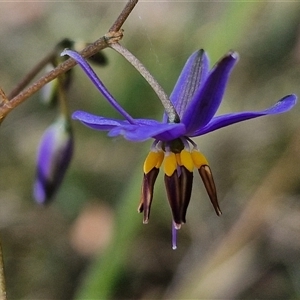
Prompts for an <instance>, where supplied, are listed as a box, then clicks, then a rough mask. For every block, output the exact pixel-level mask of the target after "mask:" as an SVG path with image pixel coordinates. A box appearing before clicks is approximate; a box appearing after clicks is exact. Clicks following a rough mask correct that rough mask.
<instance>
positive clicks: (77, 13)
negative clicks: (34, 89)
mask: <svg viewBox="0 0 300 300" xmlns="http://www.w3.org/2000/svg"><path fill="white" fill-rule="evenodd" d="M124 5H125V3H124V2H84V3H83V2H76V3H75V2H74V3H72V2H61V3H59V4H58V3H50V2H49V3H47V2H34V3H33V2H32V3H31V2H24V3H13V2H11V3H1V4H0V37H1V47H0V66H1V68H0V86H1V88H3V89H4V91H5V92H6V93H8V92H9V91H10V90H11V89H12V88H13V87H14V86H15V85H16V83H17V82H18V81H19V80H20V79H21V78H22V77H23V76H24V75H25V74H26V72H27V71H29V70H30V68H31V67H32V66H33V65H34V64H35V63H36V62H37V61H38V60H40V59H41V58H42V57H43V56H44V55H45V54H46V53H47V52H48V51H50V49H52V48H53V46H54V45H55V44H57V42H59V41H60V40H61V39H63V38H66V37H68V38H71V39H79V40H83V41H86V42H91V41H94V40H95V39H97V38H98V37H100V36H102V35H104V34H105V33H106V31H107V30H108V28H109V27H110V26H111V24H112V23H113V21H114V20H115V18H116V17H117V15H118V14H119V12H120V11H121V10H122V8H123V6H124ZM299 13H300V4H299V3H297V2H294V3H288V2H281V3H268V2H248V3H246V2H245V3H244V2H224V3H220V2H175V1H169V2H159V1H157V2H141V3H139V4H138V5H137V7H136V8H135V9H134V11H133V12H132V14H131V16H130V17H129V18H128V20H127V21H126V23H125V25H124V27H123V28H124V30H125V35H124V39H123V41H122V43H123V44H124V45H125V46H126V47H127V48H129V49H130V50H131V51H132V52H133V53H134V54H135V55H136V56H137V57H138V58H139V59H140V60H141V61H142V62H143V63H144V64H145V65H146V66H147V67H148V68H149V70H150V71H151V73H152V74H153V75H155V77H156V78H157V79H158V81H159V82H160V84H161V85H162V86H163V87H164V88H165V89H166V91H167V92H168V93H170V92H171V90H172V87H173V86H174V84H175V81H176V78H177V76H178V75H179V72H180V70H181V68H182V66H183V64H184V62H185V60H186V59H187V58H188V56H189V55H190V54H191V53H192V52H193V51H195V50H196V49H198V48H204V49H205V50H206V51H207V52H208V54H209V55H210V58H211V62H212V64H213V63H215V62H216V60H217V59H218V58H220V57H221V56H222V55H223V54H225V53H226V52H227V51H228V50H229V49H234V50H236V51H237V52H239V54H240V62H239V63H238V65H237V66H236V68H235V69H234V71H233V74H232V76H231V79H230V83H229V87H228V89H227V91H226V95H225V99H224V101H223V103H222V106H221V108H220V111H222V112H229V111H240V110H247V109H255V108H257V109H262V108H264V107H268V106H270V105H271V104H273V103H275V102H276V101H277V100H278V99H280V98H281V97H282V96H284V95H286V94H289V93H296V94H298V95H300V76H299V75H300V64H299V62H300V34H299V32H300V31H299V25H300V23H299ZM104 52H105V54H106V55H107V57H108V60H109V64H108V65H107V66H106V67H95V70H96V72H97V73H98V74H99V76H100V78H101V79H102V80H103V82H104V83H105V84H106V85H107V87H108V88H109V90H110V91H111V92H112V94H113V95H114V96H115V97H116V98H117V99H118V100H119V101H120V103H121V104H122V105H123V106H124V107H125V108H126V109H127V110H128V111H129V112H130V113H131V114H132V115H133V116H134V117H149V118H157V119H160V118H161V115H162V106H161V104H160V103H159V101H158V99H157V97H156V96H155V94H154V92H153V91H151V89H150V87H149V86H148V85H147V83H145V81H144V80H143V78H142V77H141V76H140V75H139V74H138V73H137V72H136V71H135V70H134V69H133V68H132V67H131V66H130V65H129V64H128V63H127V62H126V61H125V60H124V59H123V58H122V57H120V56H119V55H118V54H116V53H114V52H113V50H110V49H106V50H104ZM73 79H74V81H73V82H72V86H71V89H70V91H69V92H68V98H69V104H70V111H74V110H76V109H82V110H87V111H90V112H94V113H96V114H100V115H105V116H111V117H114V116H116V112H114V111H113V109H111V108H110V107H109V105H108V104H107V103H106V102H105V101H104V99H103V97H102V96H100V95H99V93H98V92H97V91H96V89H95V88H94V87H93V85H92V84H91V83H90V82H89V81H88V79H87V78H86V77H85V75H84V74H83V72H82V71H81V70H79V68H75V72H74V78H73ZM298 115H299V108H298V107H297V106H296V108H295V109H294V110H293V111H291V112H289V113H287V114H285V115H280V116H275V117H269V118H262V119H259V120H253V121H248V122H245V123H241V124H239V125H236V126H231V127H230V128H225V129H223V130H222V131H218V132H215V133H211V134H210V135H208V136H203V137H201V138H199V139H198V140H197V143H198V145H199V148H200V150H201V151H202V152H203V153H204V154H205V155H206V157H207V158H208V160H209V161H210V164H211V168H212V171H213V173H214V178H215V181H216V185H217V188H218V194H219V198H220V202H221V208H222V210H223V215H222V216H221V217H217V216H215V213H214V211H213V208H212V207H211V204H210V202H209V199H208V197H207V195H206V193H205V190H204V188H203V186H202V183H201V181H200V179H199V178H198V175H197V174H196V173H195V179H194V191H193V196H192V200H191V204H190V207H189V210H188V214H187V224H186V225H185V226H183V228H182V229H181V230H180V231H179V241H178V243H179V247H178V249H177V250H176V251H173V250H172V249H171V241H170V239H171V233H170V220H171V213H170V210H169V207H168V203H167V199H166V195H165V192H164V190H163V189H162V182H163V178H162V177H161V176H160V178H159V179H158V181H159V182H161V184H160V186H159V185H158V186H157V187H156V193H155V198H154V201H153V211H152V214H151V219H150V222H149V224H148V225H147V226H143V225H142V216H141V215H138V214H137V212H136V208H137V205H138V202H139V196H140V195H139V193H140V185H141V181H142V163H143V159H144V157H145V156H146V154H147V152H148V147H149V146H150V142H148V143H147V142H146V143H144V144H132V143H129V142H127V141H124V140H123V139H121V138H116V139H110V138H107V137H106V136H105V135H104V134H102V133H99V132H95V131H92V130H89V129H87V128H85V127H83V126H82V125H80V124H79V123H74V130H75V141H76V145H75V146H76V147H75V154H74V159H73V161H72V163H71V167H70V169H69V170H68V172H67V176H66V179H65V181H64V183H63V185H62V187H61V190H60V191H59V193H58V194H57V196H56V200H55V201H54V203H53V204H51V205H50V206H48V207H45V208H41V207H37V206H36V205H35V203H34V201H33V199H32V185H33V181H34V171H35V159H36V152H37V146H38V143H39V139H40V137H41V135H42V133H43V131H44V130H45V129H46V128H47V127H48V126H49V124H50V123H52V121H53V120H54V119H55V117H56V111H55V109H52V110H51V109H50V110H49V108H46V107H45V106H43V105H42V104H41V102H40V101H39V94H36V95H35V96H34V97H32V98H31V99H29V100H27V101H26V103H24V104H22V105H21V106H20V107H18V108H17V109H16V110H15V111H13V112H12V113H11V114H10V115H9V116H8V117H7V118H6V119H5V121H4V122H3V124H2V125H1V127H0V139H1V143H0V169H1V173H0V190H1V194H0V225H1V240H2V246H3V252H4V261H5V271H6V280H7V290H8V297H9V298H10V299H72V298H74V297H77V298H78V299H93V298H95V299H107V298H108V297H109V298H112V299H113V298H115V299H119V298H132V299H139V298H143V299H149V298H152V299H158V298H166V299H167V298H168V299H170V298H172V299H176V298H177V299H186V298H194V299H202V298H203V299H204V298H205V299H214V298H218V299H221V298H224V299H225V298H226V299H234V298H236V299H239V298H243V299H253V298H278V299H288V298H297V297H299V295H300V286H299V282H300V271H299V270H300V261H299V257H300V239H299V236H300V205H299V191H300V189H299V186H300V170H299V165H300V164H299V160H300V147H299V138H300V134H299V133H300V131H299V127H300V122H299V117H298ZM197 182H198V184H197Z"/></svg>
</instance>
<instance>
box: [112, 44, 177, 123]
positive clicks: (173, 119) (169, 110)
mask: <svg viewBox="0 0 300 300" xmlns="http://www.w3.org/2000/svg"><path fill="white" fill-rule="evenodd" d="M110 48H112V49H114V50H115V51H117V52H118V53H119V54H121V55H122V56H123V57H124V58H126V59H127V61H128V62H129V63H130V64H131V65H132V66H134V67H135V68H136V69H137V70H138V72H139V73H140V74H141V75H142V76H143V77H144V78H145V79H146V81H147V82H148V83H149V84H150V86H151V87H152V89H153V90H154V92H155V93H156V95H157V96H158V98H159V99H160V101H161V103H162V105H163V106H164V109H165V112H166V114H167V116H168V121H169V122H170V123H179V122H180V119H179V116H178V114H177V112H176V109H175V107H174V105H173V103H172V102H171V101H170V98H169V96H168V95H167V94H166V92H165V91H164V90H163V88H162V87H161V85H160V84H159V83H158V82H157V80H156V79H155V78H154V77H153V76H152V75H151V74H150V72H149V71H148V70H147V69H146V67H145V66H144V65H143V64H142V63H141V62H140V61H139V60H138V59H137V58H136V57H135V56H134V55H133V54H132V53H131V52H130V51H129V50H128V49H126V48H125V47H123V46H122V45H120V44H119V43H113V44H111V45H110Z"/></svg>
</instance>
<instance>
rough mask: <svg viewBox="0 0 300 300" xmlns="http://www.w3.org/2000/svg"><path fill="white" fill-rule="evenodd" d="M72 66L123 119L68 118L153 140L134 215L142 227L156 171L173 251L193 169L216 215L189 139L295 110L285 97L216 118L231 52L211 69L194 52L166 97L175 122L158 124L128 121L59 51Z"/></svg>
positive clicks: (167, 118) (203, 164)
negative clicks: (170, 223)
mask: <svg viewBox="0 0 300 300" xmlns="http://www.w3.org/2000/svg"><path fill="white" fill-rule="evenodd" d="M62 55H69V56H70V57H72V58H73V59H75V60H76V61H77V63H78V64H79V65H80V66H81V67H82V68H83V70H84V71H85V72H86V74H87V75H88V77H89V78H90V79H91V80H92V82H93V83H94V84H95V86H96V87H97V89H98V90H99V91H100V92H101V93H102V95H103V96H104V97H105V98H106V99H107V100H108V102H109V103H110V104H111V105H112V106H113V107H114V108H115V109H116V110H117V111H118V112H119V113H120V114H121V115H122V117H123V118H122V119H112V118H106V117H103V116H96V115H93V114H90V113H88V112H84V111H76V112H74V113H73V119H76V120H79V121H81V122H82V123H83V124H84V125H86V126H88V127H90V128H92V129H95V130H100V131H108V135H109V136H111V137H115V136H117V135H123V136H124V138H125V139H127V140H129V141H132V142H141V141H145V140H148V139H150V138H151V139H154V142H153V143H152V146H151V149H150V152H149V154H148V156H147V157H146V160H145V163H144V178H143V184H142V194H141V200H140V205H139V207H138V211H139V212H143V222H144V223H147V222H148V220H149V216H150V208H151V203H152V198H153V190H154V184H155V181H156V178H157V176H158V173H159V169H160V167H161V165H163V170H164V173H165V175H164V178H165V187H166V191H167V197H168V200H169V203H170V207H171V211H172V216H173V248H176V230H177V229H179V228H180V227H181V225H182V224H183V223H185V222H186V212H187V208H188V205H189V202H190V198H191V191H192V183H193V170H194V169H195V168H196V169H197V170H198V172H199V174H200V176H201V179H202V181H203V183H204V186H205V188H206V191H207V193H208V196H209V198H210V200H211V202H212V205H213V207H214V209H215V211H216V213H217V215H220V214H221V210H220V207H219V204H218V199H217V193H216V187H215V184H214V180H213V176H212V172H211V169H210V167H209V163H208V161H207V159H206V158H205V156H204V155H203V154H202V153H201V152H200V151H199V149H198V147H197V145H196V144H195V142H193V140H192V139H191V138H193V137H198V136H201V135H204V134H206V133H209V132H212V131H215V130H217V129H220V128H223V127H226V126H229V125H232V124H234V123H238V122H242V121H245V120H249V119H253V118H257V117H261V116H266V115H274V114H280V113H284V112H286V111H289V110H290V109H291V108H292V107H293V106H294V105H295V104H296V99H297V97H296V96H295V95H288V96H285V97H283V98H282V99H280V100H279V101H278V102H277V103H276V104H275V105H273V106H271V107H269V108H267V109H264V110H261V111H244V112H235V113H229V114H224V115H220V116H215V114H216V112H217V110H218V108H219V106H220V104H221V101H222V98H223V94H224V92H225V88H226V85H227V82H228V79H229V76H230V73H231V71H232V69H233V67H234V65H235V63H236V62H237V60H238V54H237V53H236V52H232V51H231V52H229V53H227V54H226V55H225V56H224V57H223V58H221V59H220V60H219V62H218V63H217V64H216V65H215V66H214V67H213V68H212V69H210V68H209V59H208V57H207V54H206V53H205V51H203V50H199V51H196V52H194V53H193V54H192V55H191V56H190V57H189V59H188V60H187V62H186V64H185V66H184V68H183V70H182V72H181V74H180V76H179V78H178V80H177V83H176V85H175V87H174V89H173V92H172V93H171V95H170V100H171V102H170V105H173V107H174V109H175V112H176V114H175V116H174V115H170V114H168V115H167V114H166V113H165V114H164V116H163V120H162V121H156V120H151V119H134V118H132V117H131V116H130V115H129V114H128V113H127V112H126V111H125V110H124V109H123V108H122V107H121V106H120V105H119V104H118V102H117V101H116V100H115V99H114V98H113V96H112V95H111V94H110V93H109V91H108V90H107V89H106V88H105V86H104V85H103V83H102V82H101V80H100V79H99V78H98V77H97V75H96V74H95V73H94V71H93V70H92V69H91V67H90V66H89V65H88V64H87V62H86V61H85V60H84V59H83V58H82V57H81V56H80V55H79V54H78V53H76V52H74V51H71V50H64V51H63V53H62Z"/></svg>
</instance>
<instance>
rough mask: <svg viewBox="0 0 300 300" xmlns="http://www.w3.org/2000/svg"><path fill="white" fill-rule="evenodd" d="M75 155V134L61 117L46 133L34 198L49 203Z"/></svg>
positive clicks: (40, 150)
mask: <svg viewBox="0 0 300 300" xmlns="http://www.w3.org/2000/svg"><path fill="white" fill-rule="evenodd" d="M72 154H73V134H72V130H71V127H70V123H69V121H68V120H67V119H66V118H64V117H60V118H59V119H58V120H57V121H56V122H55V123H53V124H52V125H51V126H50V127H49V128H48V129H47V130H46V131H45V133H44V135H43V137H42V140H41V143H40V146H39V153H38V158H37V171H36V179H35V184H34V198H35V200H36V202H37V203H39V204H46V203H48V202H49V201H50V200H51V198H52V197H53V196H54V194H55V192H56V191H57V190H58V188H59V186H60V184H61V182H62V180H63V177H64V175H65V173H66V170H67V168H68V166H69V163H70V161H71V157H72Z"/></svg>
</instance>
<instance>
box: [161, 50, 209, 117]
mask: <svg viewBox="0 0 300 300" xmlns="http://www.w3.org/2000/svg"><path fill="white" fill-rule="evenodd" d="M208 72H209V60H208V57H207V55H206V53H205V52H204V50H202V49H201V50H198V51H196V52H194V53H193V54H192V55H191V56H190V57H189V58H188V60H187V62H186V63H185V65H184V67H183V69H182V71H181V73H180V76H179V78H178V80H177V82H176V85H175V87H174V89H173V92H172V93H171V96H170V100H171V101H172V102H173V104H174V106H175V109H176V111H177V113H178V115H179V117H180V118H182V116H183V113H184V111H185V109H186V107H187V105H188V103H189V102H190V101H191V99H192V98H193V96H194V94H195V92H196V91H197V90H199V89H201V87H202V86H203V84H204V82H205V80H206V78H207V75H208ZM166 120H167V117H166V115H164V121H166Z"/></svg>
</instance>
